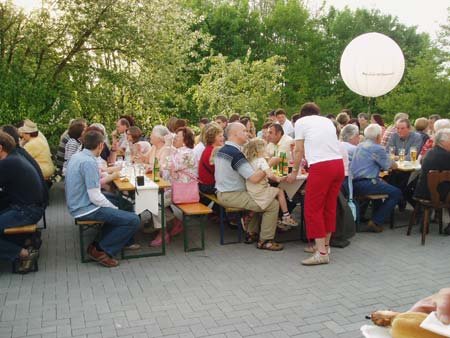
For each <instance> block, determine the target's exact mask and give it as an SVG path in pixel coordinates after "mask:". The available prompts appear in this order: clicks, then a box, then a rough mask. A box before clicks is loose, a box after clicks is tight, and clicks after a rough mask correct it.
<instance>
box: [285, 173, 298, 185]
mask: <svg viewBox="0 0 450 338" xmlns="http://www.w3.org/2000/svg"><path fill="white" fill-rule="evenodd" d="M296 179H297V172H296V171H293V172H291V173H290V174H289V175H287V177H286V182H287V183H292V182H294V181H295V180H296Z"/></svg>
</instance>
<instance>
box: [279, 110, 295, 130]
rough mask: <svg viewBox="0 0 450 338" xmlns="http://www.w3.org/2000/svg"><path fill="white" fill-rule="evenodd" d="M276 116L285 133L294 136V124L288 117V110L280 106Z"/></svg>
mask: <svg viewBox="0 0 450 338" xmlns="http://www.w3.org/2000/svg"><path fill="white" fill-rule="evenodd" d="M275 116H276V118H277V121H278V123H279V124H281V126H282V127H283V130H284V133H285V134H286V135H289V136H290V137H294V127H293V126H292V123H291V121H289V120H288V119H287V117H286V112H285V111H284V110H283V109H281V108H278V109H277V110H276V111H275Z"/></svg>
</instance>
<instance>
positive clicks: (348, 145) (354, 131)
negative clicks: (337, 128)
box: [340, 124, 359, 162]
mask: <svg viewBox="0 0 450 338" xmlns="http://www.w3.org/2000/svg"><path fill="white" fill-rule="evenodd" d="M340 138H341V142H342V145H343V146H344V148H345V150H347V153H348V160H349V162H351V161H352V158H353V154H354V152H355V150H356V146H357V145H358V144H359V129H358V127H357V126H355V125H354V124H347V125H346V126H345V127H344V128H342V130H341V135H340Z"/></svg>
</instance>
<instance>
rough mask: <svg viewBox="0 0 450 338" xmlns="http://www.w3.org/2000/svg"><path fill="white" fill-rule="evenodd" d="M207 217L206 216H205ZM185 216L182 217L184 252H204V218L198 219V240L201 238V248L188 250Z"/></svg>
mask: <svg viewBox="0 0 450 338" xmlns="http://www.w3.org/2000/svg"><path fill="white" fill-rule="evenodd" d="M206 217H207V216H206ZM187 218H188V217H187V216H186V215H183V237H184V252H190V251H200V250H205V221H206V220H205V219H204V217H201V216H200V217H199V220H200V224H199V226H200V238H201V247H199V248H189V240H188V230H187V224H188V221H187Z"/></svg>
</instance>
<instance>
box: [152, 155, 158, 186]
mask: <svg viewBox="0 0 450 338" xmlns="http://www.w3.org/2000/svg"><path fill="white" fill-rule="evenodd" d="M153 182H159V162H158V159H157V158H156V157H155V162H154V163H153Z"/></svg>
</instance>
